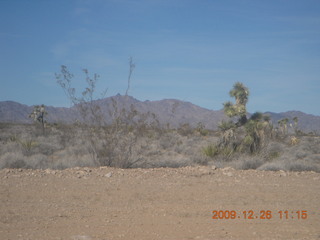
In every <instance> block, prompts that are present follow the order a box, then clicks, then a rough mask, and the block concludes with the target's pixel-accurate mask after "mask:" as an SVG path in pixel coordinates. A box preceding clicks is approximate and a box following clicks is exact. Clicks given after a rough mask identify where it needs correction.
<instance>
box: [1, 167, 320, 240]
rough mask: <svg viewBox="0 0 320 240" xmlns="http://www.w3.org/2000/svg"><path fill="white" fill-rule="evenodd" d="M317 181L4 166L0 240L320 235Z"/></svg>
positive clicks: (311, 177)
mask: <svg viewBox="0 0 320 240" xmlns="http://www.w3.org/2000/svg"><path fill="white" fill-rule="evenodd" d="M319 183H320V174H319V173H315V172H283V171H279V172H271V171H269V172H264V171H255V170H247V171H238V170H234V169H231V168H225V169H215V167H185V168H175V169H172V168H171V169H170V168H158V169H126V170H123V169H114V168H107V167H102V168H73V169H66V170H63V171H56V170H22V169H3V170H1V171H0V201H1V204H0V217H1V218H0V239H2V240H5V239H12V240H13V239H18V240H19V239H30V240H35V239H39V240H40V239H41V240H43V239H48V240H51V239H52V240H53V239H69V240H93V239H101V240H118V239H139V240H144V239H145V240H147V239H148V240H151V239H166V240H184V239H185V240H187V239H197V240H205V239H206V240H209V239H210V240H211V239H320V184H319ZM213 211H221V212H220V218H225V217H228V216H229V217H230V215H228V212H227V211H229V213H230V212H231V211H235V212H232V213H233V214H234V213H236V215H235V219H230V218H229V219H219V215H218V217H217V218H218V219H213V218H212V217H213V216H215V213H213ZM251 211H252V212H251ZM266 211H271V212H268V214H265V213H266ZM279 211H283V212H282V219H281V216H280V213H279ZM284 211H288V212H284ZM302 211H306V212H302ZM218 213H219V212H218ZM223 213H225V214H223ZM269 213H271V215H270V214H269ZM233 216H234V215H233ZM249 217H252V218H253V219H248V218H249ZM232 218H233V217H232ZM263 218H269V219H263ZM299 218H300V219H299Z"/></svg>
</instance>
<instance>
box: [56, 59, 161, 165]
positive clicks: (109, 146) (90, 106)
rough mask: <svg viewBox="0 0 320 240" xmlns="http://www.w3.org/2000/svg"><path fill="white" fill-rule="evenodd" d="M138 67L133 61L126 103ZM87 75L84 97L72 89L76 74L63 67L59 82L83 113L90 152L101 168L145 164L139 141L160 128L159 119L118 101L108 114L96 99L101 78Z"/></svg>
mask: <svg viewBox="0 0 320 240" xmlns="http://www.w3.org/2000/svg"><path fill="white" fill-rule="evenodd" d="M134 67H135V65H134V63H133V61H132V58H131V59H130V69H129V77H128V89H127V91H126V99H127V93H128V90H129V87H130V79H131V75H132V72H133V69H134ZM83 72H84V73H85V75H86V82H87V87H86V89H85V90H84V91H83V92H82V95H81V96H80V97H78V96H76V90H75V89H74V88H73V87H72V85H71V83H72V78H73V74H71V73H70V72H69V71H68V69H67V67H66V66H62V67H61V73H60V74H56V79H57V82H58V84H59V85H60V86H61V87H62V88H63V89H64V92H65V93H66V94H67V96H68V98H69V99H70V100H71V102H72V103H73V104H74V106H75V107H77V109H78V110H79V112H80V115H81V117H82V120H81V123H80V125H81V126H82V131H83V138H85V139H86V140H87V141H88V142H89V143H90V147H89V149H88V151H89V153H90V155H91V157H92V158H93V160H94V161H95V162H96V163H97V164H98V165H101V166H112V167H120V168H130V167H133V166H135V165H137V164H138V163H139V164H140V165H141V164H143V163H142V161H143V158H142V157H141V156H140V153H139V152H140V149H141V148H142V147H143V146H140V145H139V144H141V142H139V141H138V137H139V135H141V134H143V133H144V132H147V131H148V129H149V128H151V127H155V126H156V125H159V124H158V123H157V120H156V117H155V115H152V114H150V113H147V114H142V113H139V112H138V111H137V110H136V109H135V107H134V106H133V105H130V107H129V109H128V108H126V106H119V104H118V102H117V101H116V100H114V99H112V106H111V107H110V108H109V112H108V113H106V112H104V111H103V109H102V107H101V106H100V105H99V101H98V100H97V99H95V97H94V93H95V90H96V83H97V80H98V78H99V76H98V75H97V74H94V76H93V77H90V75H89V72H88V70H86V69H85V70H83Z"/></svg>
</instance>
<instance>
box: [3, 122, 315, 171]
mask: <svg viewBox="0 0 320 240" xmlns="http://www.w3.org/2000/svg"><path fill="white" fill-rule="evenodd" d="M0 128H1V132H0V169H2V168H32V169H38V168H40V169H46V168H51V169H65V168H71V167H85V166H89V167H95V166H101V165H103V163H101V162H99V161H97V158H96V155H95V154H96V153H95V152H94V150H95V149H99V150H100V151H102V150H103V149H104V147H105V146H106V144H110V139H109V141H106V139H103V138H99V137H100V136H101V135H96V138H94V139H93V138H92V135H90V137H88V129H86V128H84V127H83V126H77V125H59V124H58V125H55V126H51V127H49V128H48V129H47V131H46V135H44V136H43V135H41V134H39V133H38V132H37V131H36V129H35V127H34V126H33V125H21V124H0ZM143 131H144V132H143V134H141V132H140V134H139V135H132V130H130V131H129V133H128V135H121V136H120V137H119V139H118V140H117V142H116V144H113V145H111V147H112V148H113V149H107V150H108V151H106V152H105V154H110V151H112V152H111V153H112V154H114V155H113V157H114V158H115V159H116V161H128V160H130V161H131V160H132V159H139V161H136V162H133V164H131V165H130V167H132V168H154V167H171V168H177V167H183V166H190V165H199V164H200V165H207V164H214V165H216V166H217V167H226V166H231V167H233V168H236V169H243V170H246V169H259V170H272V171H277V170H286V171H316V172H320V137H317V136H313V137H311V136H305V137H300V139H299V142H298V143H297V144H295V145H290V143H289V138H288V139H284V140H282V141H279V140H278V141H271V142H270V143H269V144H268V145H267V146H266V148H265V149H263V151H261V152H260V153H259V154H256V155H246V154H240V153H238V154H234V155H233V156H232V158H229V159H228V161H226V159H225V158H223V157H221V156H218V157H215V156H213V157H212V158H210V157H208V156H206V154H204V151H213V152H214V149H209V148H208V146H210V145H211V146H213V145H212V144H214V143H216V142H217V141H218V137H217V136H216V135H215V134H213V133H209V134H207V135H206V136H204V135H201V134H199V133H198V132H197V131H196V130H195V131H188V134H186V133H185V132H181V130H161V131H160V130H159V129H157V130H154V129H148V130H146V129H144V130H143ZM191 132H193V133H191ZM130 134H131V135H130ZM105 137H106V136H105ZM133 140H134V144H132V145H131V147H132V148H131V149H130V152H129V151H128V149H127V148H128V147H130V146H128V145H126V144H127V143H128V142H129V143H133ZM92 141H94V144H95V146H94V147H95V149H93V142H92ZM204 149H205V150H204ZM123 152H127V153H130V155H122V157H121V158H119V157H118V156H117V154H119V155H121V154H123ZM100 154H102V153H100ZM207 155H208V154H207ZM212 155H214V153H212ZM126 156H127V157H128V158H125V157H126ZM132 161H133V160H132ZM115 163H117V164H119V165H118V166H119V167H121V166H122V167H126V166H128V165H126V164H127V163H128V162H115ZM121 164H123V165H121Z"/></svg>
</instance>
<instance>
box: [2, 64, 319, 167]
mask: <svg viewBox="0 0 320 240" xmlns="http://www.w3.org/2000/svg"><path fill="white" fill-rule="evenodd" d="M132 64H133V62H132V60H131V61H130V71H129V78H128V89H127V91H128V90H129V87H130V78H131V74H132V71H133V68H134V67H133V65H132ZM84 73H85V77H86V82H87V85H88V87H87V88H86V89H85V90H84V91H83V92H82V94H81V96H80V97H79V96H77V95H76V90H75V89H74V88H72V85H71V84H72V81H71V80H72V78H73V75H72V74H71V73H69V71H68V69H67V68H66V67H65V66H62V68H61V73H60V74H57V75H56V77H57V81H58V83H59V85H60V86H61V87H62V89H63V90H64V91H65V93H66V94H67V96H68V97H69V99H70V101H71V102H72V103H73V105H74V106H75V107H77V109H78V110H79V113H80V116H81V119H79V120H78V121H76V122H75V123H73V124H62V123H55V124H47V125H44V123H45V115H46V114H45V112H46V110H45V107H44V106H36V107H35V111H34V112H33V115H32V118H33V119H35V120H36V124H32V125H28V124H26V125H23V124H8V123H1V124H0V128H1V132H0V146H1V148H0V169H1V168H33V169H34V168H41V169H45V168H51V169H65V168H70V167H85V166H86V167H96V166H112V167H119V168H137V167H139V168H153V167H183V166H190V165H199V164H200V165H207V164H210V165H212V164H213V165H216V166H217V167H227V166H231V167H234V168H236V169H259V170H288V171H317V172H320V152H319V149H320V140H319V137H318V136H317V135H315V134H313V135H308V134H303V133H302V132H301V131H299V128H298V119H297V118H293V119H291V120H288V119H282V120H280V121H279V123H278V126H277V127H274V126H273V125H272V123H271V121H270V118H269V117H268V116H266V115H264V114H262V113H259V112H257V113H254V114H253V115H251V116H249V115H248V114H247V113H246V104H247V102H248V97H249V90H248V89H247V88H246V87H245V86H244V85H243V84H242V83H236V84H235V85H234V88H233V89H232V90H231V91H230V95H231V96H232V97H235V98H236V103H235V104H233V103H231V102H228V103H225V104H224V106H225V109H224V110H225V113H226V115H228V116H230V119H229V120H228V121H222V122H221V123H220V124H219V126H218V128H219V131H218V132H215V131H212V130H207V129H206V128H205V126H204V125H203V124H202V123H201V122H199V123H198V124H197V125H196V126H195V127H192V126H191V125H189V124H180V126H179V127H177V128H176V129H175V128H171V127H170V126H169V124H167V125H160V123H159V121H158V118H157V116H156V115H155V114H152V113H150V112H147V113H141V112H138V111H137V110H136V108H135V106H134V105H131V106H130V107H129V108H128V107H126V106H128V104H126V103H123V102H118V101H117V100H116V98H114V99H113V100H112V103H111V105H110V106H109V108H108V109H109V112H105V111H104V108H103V106H101V105H99V101H97V99H95V97H94V93H95V89H96V82H97V80H98V78H99V76H98V75H96V74H95V75H94V76H93V77H90V75H89V72H88V71H87V70H84ZM127 91H126V93H127ZM123 98H124V99H127V98H129V96H127V95H125V96H123ZM123 98H122V99H123ZM110 109H111V110H110ZM172 113H174V109H173V110H172ZM39 116H40V118H39ZM41 116H42V117H41ZM290 121H291V123H290ZM39 124H40V125H39ZM39 126H41V128H39ZM44 127H45V128H44ZM38 129H41V130H42V134H39V132H38ZM44 129H45V132H44ZM43 133H45V134H43Z"/></svg>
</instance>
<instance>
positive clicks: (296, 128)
mask: <svg viewBox="0 0 320 240" xmlns="http://www.w3.org/2000/svg"><path fill="white" fill-rule="evenodd" d="M292 120H293V128H294V131H295V133H296V134H297V133H298V121H299V119H298V117H294V118H293V119H292Z"/></svg>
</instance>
